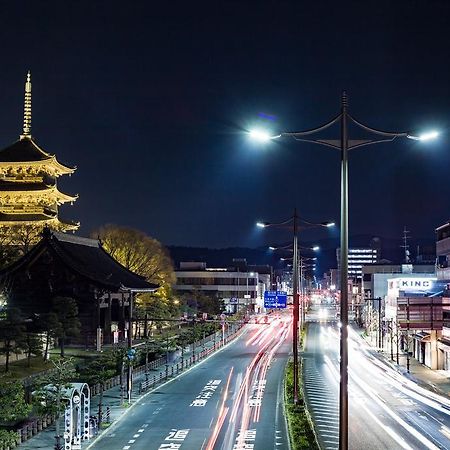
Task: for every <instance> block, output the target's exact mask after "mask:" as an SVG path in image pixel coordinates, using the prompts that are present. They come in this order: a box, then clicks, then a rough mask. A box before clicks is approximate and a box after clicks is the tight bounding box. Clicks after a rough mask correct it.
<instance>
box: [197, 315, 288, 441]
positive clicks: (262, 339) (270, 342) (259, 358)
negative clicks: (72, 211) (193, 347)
mask: <svg viewBox="0 0 450 450" xmlns="http://www.w3.org/2000/svg"><path fill="white" fill-rule="evenodd" d="M289 330H290V327H289V326H288V323H286V321H280V320H274V321H273V322H272V323H271V324H269V325H267V326H264V327H262V328H260V327H258V330H257V331H256V332H255V333H254V334H253V335H252V336H251V337H249V339H247V341H246V342H245V345H246V346H255V347H257V352H256V354H255V355H254V357H253V358H252V360H251V361H250V363H249V365H248V366H247V368H246V370H245V374H244V376H243V378H242V381H241V382H240V383H239V387H238V390H237V392H236V393H235V395H234V398H233V400H232V404H231V405H229V406H228V407H227V408H226V407H225V400H226V398H225V397H224V400H223V401H222V405H221V407H220V410H219V414H218V418H217V422H216V425H215V427H214V430H213V432H212V434H211V437H210V439H209V441H208V445H207V446H206V448H205V450H213V449H214V448H215V447H214V446H215V445H217V441H218V438H219V435H220V434H221V432H222V430H224V427H225V422H226V421H228V424H229V425H228V431H227V433H226V440H225V441H226V442H224V443H223V444H222V447H221V448H223V445H225V446H227V445H230V444H231V443H232V442H234V443H235V445H236V447H237V448H245V445H246V436H247V434H248V432H249V429H250V426H251V424H252V423H258V422H259V420H260V414H261V404H262V400H263V396H264V390H265V380H266V377H267V372H268V370H269V368H270V364H271V362H272V360H273V358H274V355H275V353H276V351H277V350H278V349H279V347H280V346H281V345H282V344H283V343H284V342H285V340H286V338H287V337H288V334H289ZM236 375H239V374H236ZM233 376H234V374H233ZM230 382H231V373H230V376H229V379H228V381H227V391H228V387H229V385H230ZM234 424H238V429H237V436H236V430H235V429H234ZM252 431H253V430H252ZM233 436H234V439H233ZM217 448H219V447H217Z"/></svg>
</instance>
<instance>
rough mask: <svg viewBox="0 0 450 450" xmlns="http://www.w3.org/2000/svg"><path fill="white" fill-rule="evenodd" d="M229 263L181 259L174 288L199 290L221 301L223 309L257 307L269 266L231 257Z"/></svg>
mask: <svg viewBox="0 0 450 450" xmlns="http://www.w3.org/2000/svg"><path fill="white" fill-rule="evenodd" d="M233 263H234V264H233V266H232V267H225V268H220V267H216V268H210V267H207V266H206V263H205V262H181V263H180V268H179V269H178V270H176V271H175V274H176V277H177V282H176V284H175V285H174V289H175V290H176V291H177V292H178V293H180V294H189V293H195V292H199V293H202V294H204V295H207V296H209V297H211V298H214V299H217V301H220V302H223V304H224V307H225V310H226V311H227V312H236V311H238V310H243V309H245V310H247V311H259V310H261V309H262V307H263V298H264V291H265V290H269V289H270V287H271V278H272V268H271V267H270V266H253V265H247V263H246V261H245V260H234V261H233Z"/></svg>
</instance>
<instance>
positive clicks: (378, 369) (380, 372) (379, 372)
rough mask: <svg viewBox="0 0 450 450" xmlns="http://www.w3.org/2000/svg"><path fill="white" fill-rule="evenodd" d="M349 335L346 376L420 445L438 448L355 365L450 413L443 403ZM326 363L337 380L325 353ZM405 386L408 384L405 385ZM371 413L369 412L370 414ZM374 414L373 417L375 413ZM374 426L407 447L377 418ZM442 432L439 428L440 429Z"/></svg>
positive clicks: (396, 387) (333, 366) (403, 446)
mask: <svg viewBox="0 0 450 450" xmlns="http://www.w3.org/2000/svg"><path fill="white" fill-rule="evenodd" d="M328 333H329V334H330V335H331V336H332V335H333V334H334V335H335V337H336V338H337V337H338V336H339V333H338V332H337V331H336V330H329V331H328ZM350 337H351V344H352V345H350V346H349V350H350V355H349V356H350V358H349V361H350V362H351V365H349V376H350V378H351V379H352V380H353V381H354V382H355V383H356V385H358V386H359V388H360V389H361V390H362V391H363V392H364V393H365V394H367V395H368V396H369V397H370V398H371V399H372V400H373V401H374V402H375V403H376V404H377V405H378V406H379V407H380V408H381V409H382V410H384V411H385V412H386V413H387V415H388V416H389V417H390V418H391V419H393V420H394V421H395V422H396V423H397V424H398V425H400V426H401V427H402V428H403V429H404V430H405V431H406V432H408V433H409V434H410V435H411V436H413V437H414V438H415V439H417V441H419V442H420V443H421V445H422V446H423V447H422V448H427V449H430V450H438V449H439V447H438V446H436V445H435V444H434V443H433V442H431V441H430V440H429V439H427V438H426V437H425V436H424V435H423V434H422V433H420V432H419V431H418V430H416V429H415V428H414V427H412V426H411V425H409V424H408V423H407V422H406V421H405V420H404V419H402V418H401V417H400V416H399V415H398V414H397V413H396V412H394V410H393V409H392V408H390V407H389V406H388V405H387V404H386V402H385V400H383V399H382V398H381V397H380V395H379V394H378V393H377V392H376V391H375V390H374V389H373V388H372V386H370V385H369V384H368V383H366V382H365V381H364V380H363V379H362V378H361V377H359V376H358V375H357V374H356V372H355V367H360V368H361V369H362V370H363V371H364V373H367V371H368V370H369V371H370V372H371V378H372V379H373V377H374V376H376V377H378V378H379V379H380V381H381V383H383V382H384V383H387V384H388V385H390V386H392V387H394V388H395V389H396V390H397V391H399V392H402V393H404V394H406V395H407V396H409V397H411V398H414V399H415V400H418V401H420V402H421V403H423V404H426V405H427V406H430V407H432V408H434V409H435V410H438V411H439V412H442V413H444V414H446V415H450V411H448V410H446V409H445V408H444V407H443V406H442V405H440V404H439V402H438V401H435V400H432V399H430V398H429V397H430V396H429V395H428V394H433V393H431V392H429V391H426V389H424V388H421V387H420V386H417V385H416V384H415V383H412V385H411V384H410V383H408V382H409V380H406V379H404V377H402V376H401V375H400V374H399V373H397V372H396V371H394V370H393V369H392V368H390V367H388V366H387V365H386V364H383V363H382V362H381V361H380V360H379V359H377V358H375V357H374V356H372V355H371V354H370V352H369V351H368V350H367V349H366V348H364V346H360V345H359V344H360V342H359V340H360V339H361V338H360V337H359V335H358V334H357V333H356V332H355V331H354V330H352V333H350ZM324 360H325V364H326V366H327V368H328V369H329V370H330V372H331V373H332V374H333V375H334V378H335V379H336V380H337V381H339V372H338V370H337V368H336V366H335V365H334V364H333V362H332V361H331V359H330V358H329V357H328V356H327V355H325V356H324ZM406 386H408V387H406ZM349 389H350V390H351V391H353V390H354V388H353V387H351V386H349ZM419 390H420V391H422V392H425V393H426V394H427V395H426V396H425V395H422V394H420V393H419V392H417V391H419ZM432 397H434V398H436V397H437V398H439V397H440V396H438V395H437V394H433V395H432ZM442 399H443V400H444V403H447V402H448V400H447V399H444V398H442ZM362 406H363V408H364V409H365V410H366V411H369V410H368V408H367V406H366V405H362ZM370 414H371V415H373V414H372V413H370ZM373 416H374V415H373ZM374 417H375V416H374ZM375 422H376V423H377V425H379V426H381V428H382V429H383V430H384V431H386V432H388V434H389V435H390V436H391V437H392V438H393V439H394V440H395V441H396V442H397V443H399V444H400V443H401V445H402V448H410V447H405V446H407V444H406V443H405V442H404V441H403V440H402V438H401V437H400V436H398V435H397V434H396V433H395V432H394V431H393V430H392V429H391V428H390V427H388V426H386V425H385V424H383V423H382V422H381V421H380V420H376V421H375ZM441 432H442V430H441ZM442 434H444V435H445V432H442Z"/></svg>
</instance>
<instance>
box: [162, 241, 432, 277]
mask: <svg viewBox="0 0 450 450" xmlns="http://www.w3.org/2000/svg"><path fill="white" fill-rule="evenodd" d="M372 238H373V236H369V235H359V236H352V237H351V238H350V246H351V247H366V246H368V245H369V244H370V242H371V240H372ZM380 240H381V257H382V258H383V259H388V260H390V261H392V262H393V263H402V262H403V258H404V249H403V248H402V247H401V246H402V245H403V242H402V240H401V239H389V238H380ZM313 244H318V245H319V246H320V251H319V252H318V253H317V255H316V256H317V257H318V260H317V263H318V270H317V272H316V273H317V274H318V275H319V276H321V275H322V274H323V273H324V272H326V271H327V270H328V269H330V268H333V267H336V266H337V263H336V248H338V247H339V239H334V238H333V239H330V238H328V239H321V240H319V241H317V240H315V241H314V242H313V243H310V244H308V243H307V242H302V245H313ZM408 245H409V250H410V254H411V258H412V260H413V261H415V260H416V256H417V245H419V247H420V250H419V251H420V252H421V253H424V254H426V255H428V259H429V258H434V253H435V241H434V240H433V239H410V240H409V241H408ZM168 250H169V252H170V255H171V257H172V259H173V261H174V263H175V267H177V268H178V267H179V264H180V262H181V261H202V262H206V264H207V265H208V266H209V267H227V266H231V265H232V261H233V258H245V259H246V260H247V263H248V264H269V265H271V266H273V267H274V268H281V267H283V266H284V265H285V263H283V262H280V259H279V258H280V256H285V255H286V254H281V253H278V252H276V253H274V252H271V251H270V250H267V249H266V248H242V247H230V248H219V249H217V248H216V249H212V248H206V247H181V246H169V247H168ZM307 254H308V255H311V256H313V254H312V253H311V252H308V253H307Z"/></svg>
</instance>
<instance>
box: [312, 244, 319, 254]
mask: <svg viewBox="0 0 450 450" xmlns="http://www.w3.org/2000/svg"><path fill="white" fill-rule="evenodd" d="M311 250H314V251H315V252H318V251H319V250H320V247H319V246H318V245H315V246H314V247H311Z"/></svg>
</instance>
